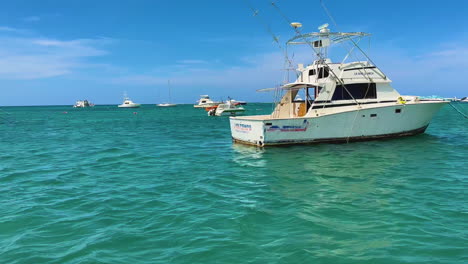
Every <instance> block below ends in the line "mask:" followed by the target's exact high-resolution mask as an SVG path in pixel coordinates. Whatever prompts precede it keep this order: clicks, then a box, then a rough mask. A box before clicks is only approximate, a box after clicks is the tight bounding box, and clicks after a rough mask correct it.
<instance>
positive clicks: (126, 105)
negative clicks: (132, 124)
mask: <svg viewBox="0 0 468 264" xmlns="http://www.w3.org/2000/svg"><path fill="white" fill-rule="evenodd" d="M140 106H141V105H140V104H125V105H118V107H120V108H138V107H140Z"/></svg>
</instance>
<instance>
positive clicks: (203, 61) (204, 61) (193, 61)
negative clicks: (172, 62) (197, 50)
mask: <svg viewBox="0 0 468 264" xmlns="http://www.w3.org/2000/svg"><path fill="white" fill-rule="evenodd" d="M177 63H180V64H205V63H208V61H206V60H180V61H177Z"/></svg>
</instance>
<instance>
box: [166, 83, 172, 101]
mask: <svg viewBox="0 0 468 264" xmlns="http://www.w3.org/2000/svg"><path fill="white" fill-rule="evenodd" d="M167 87H168V90H169V103H172V97H171V82H170V80H167Z"/></svg>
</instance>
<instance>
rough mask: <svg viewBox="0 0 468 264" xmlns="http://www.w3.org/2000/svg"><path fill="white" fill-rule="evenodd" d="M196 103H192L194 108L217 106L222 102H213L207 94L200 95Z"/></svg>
mask: <svg viewBox="0 0 468 264" xmlns="http://www.w3.org/2000/svg"><path fill="white" fill-rule="evenodd" d="M197 102H198V104H196V105H194V106H193V107H195V108H207V107H212V106H217V105H219V104H220V103H222V102H214V101H213V100H211V99H210V97H209V96H208V95H200V99H199V100H198V101H197Z"/></svg>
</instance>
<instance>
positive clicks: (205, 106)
mask: <svg viewBox="0 0 468 264" xmlns="http://www.w3.org/2000/svg"><path fill="white" fill-rule="evenodd" d="M217 105H219V103H209V104H201V105H200V104H197V105H194V106H193V107H195V108H207V107H213V106H217Z"/></svg>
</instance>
